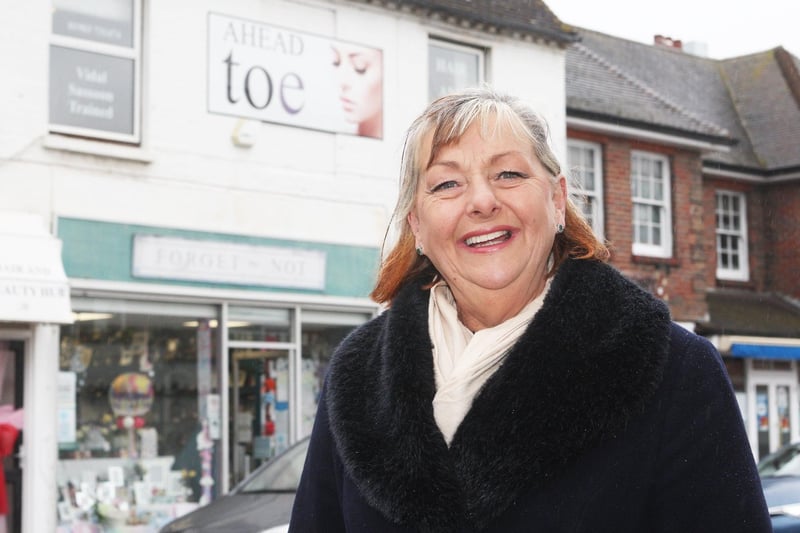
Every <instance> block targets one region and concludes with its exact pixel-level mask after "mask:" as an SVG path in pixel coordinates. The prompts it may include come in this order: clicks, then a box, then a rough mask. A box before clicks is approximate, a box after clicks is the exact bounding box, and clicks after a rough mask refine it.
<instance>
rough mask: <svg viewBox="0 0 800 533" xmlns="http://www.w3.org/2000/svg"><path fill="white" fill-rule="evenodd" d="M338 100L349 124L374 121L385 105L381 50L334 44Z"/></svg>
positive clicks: (332, 48) (332, 49)
mask: <svg viewBox="0 0 800 533" xmlns="http://www.w3.org/2000/svg"><path fill="white" fill-rule="evenodd" d="M331 51H332V52H333V66H334V68H335V73H336V81H337V84H338V85H339V101H340V102H341V103H342V109H344V113H345V118H346V119H347V121H348V122H352V123H356V124H358V123H361V122H366V121H368V120H370V119H374V118H375V117H376V116H379V115H380V114H381V112H382V105H383V56H382V54H381V51H380V50H376V49H373V48H365V47H363V46H357V45H351V44H344V43H336V44H333V45H331Z"/></svg>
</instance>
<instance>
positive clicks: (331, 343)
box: [300, 311, 370, 437]
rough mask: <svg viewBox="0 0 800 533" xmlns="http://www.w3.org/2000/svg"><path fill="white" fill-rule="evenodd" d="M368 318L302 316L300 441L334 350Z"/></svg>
mask: <svg viewBox="0 0 800 533" xmlns="http://www.w3.org/2000/svg"><path fill="white" fill-rule="evenodd" d="M369 318H370V315H368V314H364V313H343V312H338V313H333V312H330V313H328V312H320V311H304V312H303V335H302V354H303V357H302V361H301V365H302V375H301V382H302V384H301V387H302V388H301V391H300V394H301V404H302V420H301V428H300V437H304V436H306V435H310V434H311V428H312V426H313V425H314V417H315V416H316V413H317V405H318V404H319V398H320V394H321V392H322V382H323V380H324V379H325V374H326V372H327V371H328V363H329V362H330V359H331V355H332V354H333V350H334V349H335V348H336V346H337V345H338V344H339V343H340V342H341V341H342V340H343V339H344V338H345V337H346V336H347V334H348V333H350V332H351V331H352V330H353V329H354V328H355V327H357V326H358V325H359V324H361V323H363V322H366V321H367V320H368V319H369Z"/></svg>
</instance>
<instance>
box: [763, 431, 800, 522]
mask: <svg viewBox="0 0 800 533" xmlns="http://www.w3.org/2000/svg"><path fill="white" fill-rule="evenodd" d="M758 473H759V475H760V476H761V485H762V487H764V497H765V498H766V500H767V506H768V507H769V514H770V517H771V518H772V529H773V531H775V532H776V533H800V442H794V443H791V444H787V445H785V446H783V447H781V448H779V449H778V450H777V451H775V452H774V453H771V454H769V455H767V456H766V457H764V458H763V459H761V460H760V461H759V462H758Z"/></svg>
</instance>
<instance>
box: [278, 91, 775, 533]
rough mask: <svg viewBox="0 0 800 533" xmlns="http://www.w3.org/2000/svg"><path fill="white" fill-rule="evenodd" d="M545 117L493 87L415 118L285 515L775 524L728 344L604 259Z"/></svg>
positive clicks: (653, 526) (298, 518)
mask: <svg viewBox="0 0 800 533" xmlns="http://www.w3.org/2000/svg"><path fill="white" fill-rule="evenodd" d="M547 132H548V130H547V126H546V124H545V123H544V121H543V120H542V119H541V118H539V116H538V115H537V114H536V113H534V112H533V111H532V110H531V109H530V108H529V107H528V106H527V105H526V104H525V103H524V102H522V101H521V100H519V99H517V98H513V97H510V96H507V95H503V94H499V93H497V92H495V91H493V90H492V89H490V88H488V87H487V88H481V89H472V90H467V91H464V92H462V93H458V94H453V95H449V96H444V97H442V98H440V99H438V100H436V101H434V102H433V103H432V104H431V105H430V106H429V107H428V109H427V110H426V111H425V112H424V113H423V114H422V116H420V117H419V118H418V119H417V120H416V121H415V122H414V123H413V124H412V125H411V128H410V129H409V132H408V136H407V139H406V146H405V150H404V155H403V168H402V172H401V180H402V182H401V192H400V197H399V199H398V203H397V206H396V208H395V219H396V222H397V223H398V224H399V226H400V227H399V230H400V231H399V235H400V236H399V239H398V241H397V243H396V244H395V245H394V247H393V248H392V250H391V251H390V252H389V254H388V255H387V256H386V258H385V260H384V262H383V264H382V266H381V269H380V272H379V276H378V281H377V284H376V286H375V289H374V290H373V293H372V297H373V298H374V299H375V300H377V301H378V302H381V303H385V304H387V305H388V309H387V311H386V312H384V313H383V314H382V315H380V316H378V317H377V318H375V319H373V320H372V321H371V322H369V323H367V324H365V325H363V326H362V327H360V328H359V329H358V330H356V331H355V332H354V333H353V334H351V335H350V336H349V337H348V338H346V339H345V340H344V341H343V342H342V344H341V345H340V346H339V347H338V348H337V349H336V352H335V354H334V356H333V358H332V361H331V365H330V367H329V371H328V376H327V380H326V384H325V389H324V390H323V393H322V397H321V400H320V403H319V408H318V411H317V418H316V421H315V424H314V429H313V432H312V436H311V441H310V445H309V452H308V457H307V461H306V464H305V467H304V472H303V477H302V478H301V481H300V486H299V488H298V492H297V497H296V499H295V503H294V509H293V514H292V521H291V523H290V531H296V532H303V533H307V532H322V531H324V532H326V533H329V532H342V531H347V532H364V533H366V532H368V531H381V532H412V531H415V532H418V531H421V532H437V533H444V532H453V533H455V532H464V531H470V532H496V533H500V532H503V533H514V532H527V531H531V530H533V529H536V530H540V531H573V532H576V533H580V532H590V531H591V532H596V531H615V532H619V533H626V532H627V533H634V532H641V531H648V532H654V533H667V532H674V531H681V532H701V531H702V532H707V531H726V532H742V533H744V532H748V533H753V532H756V533H758V532H767V531H770V524H769V516H768V514H767V511H766V506H765V503H764V497H763V494H762V491H761V486H760V483H759V479H758V474H757V472H756V468H755V463H754V461H753V456H752V454H751V452H750V447H749V444H748V442H747V438H746V436H745V432H744V426H743V424H742V419H741V415H740V411H739V408H738V405H737V403H736V399H735V397H734V394H733V390H732V388H731V385H730V381H728V378H727V374H726V373H725V370H724V367H723V365H722V361H721V358H720V356H719V353H718V352H717V351H716V350H715V349H714V348H713V347H712V346H711V345H710V344H709V343H708V342H707V341H705V340H704V339H702V338H700V337H698V336H696V335H694V334H692V333H690V332H688V331H687V330H685V329H683V328H681V327H679V326H677V325H675V324H674V323H672V322H671V320H670V316H669V311H668V310H667V307H666V306H665V305H664V303H663V302H661V301H660V300H657V299H656V298H654V297H653V296H652V295H650V294H648V293H646V292H644V291H643V290H642V289H640V288H639V287H638V286H637V285H635V284H634V283H632V282H631V281H629V280H628V279H626V278H625V277H624V276H622V275H621V274H620V273H619V272H618V271H616V270H615V269H613V268H612V267H611V266H609V265H608V264H606V260H607V259H608V256H609V253H608V250H607V249H606V247H605V246H604V245H603V243H601V242H599V241H598V240H597V238H596V237H595V236H594V234H593V233H592V231H591V229H590V228H589V226H588V225H587V223H586V222H585V220H584V219H583V218H582V217H581V215H580V214H579V212H578V210H577V209H576V208H575V206H574V205H573V204H572V203H571V201H570V200H569V194H568V191H567V182H566V179H565V178H564V176H563V175H562V173H561V168H560V165H559V163H558V161H557V159H556V158H555V156H554V154H553V152H552V149H551V148H550V146H549V145H548V142H547V141H548V138H547V137H548V133H547ZM720 439H724V446H723V445H720Z"/></svg>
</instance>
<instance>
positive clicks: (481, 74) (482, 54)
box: [427, 36, 487, 101]
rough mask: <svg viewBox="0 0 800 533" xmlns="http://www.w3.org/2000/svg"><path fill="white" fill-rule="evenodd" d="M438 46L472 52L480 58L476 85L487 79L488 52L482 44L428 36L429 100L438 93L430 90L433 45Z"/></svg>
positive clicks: (456, 88)
mask: <svg viewBox="0 0 800 533" xmlns="http://www.w3.org/2000/svg"><path fill="white" fill-rule="evenodd" d="M432 46H437V47H439V48H446V49H450V50H454V51H457V52H461V53H466V54H472V55H474V56H475V57H477V58H478V79H477V80H476V81H475V85H480V84H481V83H483V82H484V81H485V80H486V54H487V50H486V49H485V48H482V47H480V46H476V45H470V44H466V43H463V44H461V43H455V42H453V41H449V40H446V39H442V38H439V37H434V36H429V37H428V71H427V72H428V100H431V101H432V100H434V99H435V97H436V95H432V94H431V91H430V74H431V64H430V61H431V47H432ZM466 88H467V86H464V87H455V88H454V89H455V90H459V89H466Z"/></svg>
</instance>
